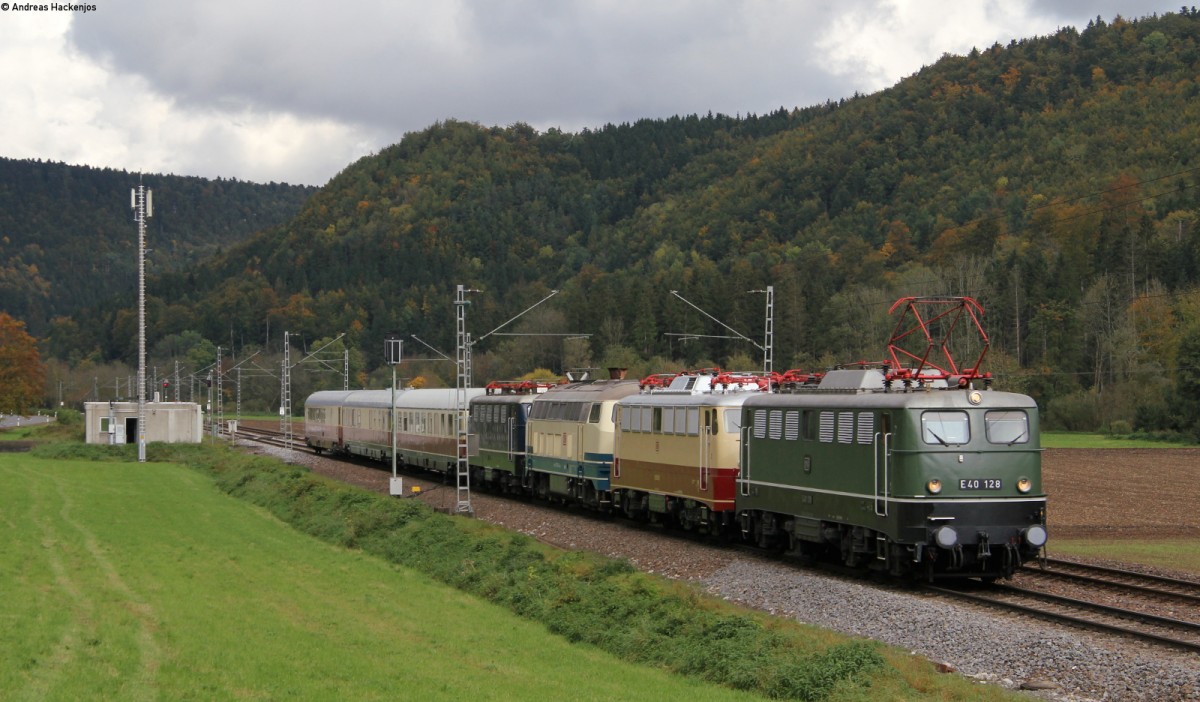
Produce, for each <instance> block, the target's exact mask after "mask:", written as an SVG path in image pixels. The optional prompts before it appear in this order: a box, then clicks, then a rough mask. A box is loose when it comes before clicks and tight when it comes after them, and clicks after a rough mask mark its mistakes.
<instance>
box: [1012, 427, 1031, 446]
mask: <svg viewBox="0 0 1200 702" xmlns="http://www.w3.org/2000/svg"><path fill="white" fill-rule="evenodd" d="M1028 433H1029V427H1026V428H1025V429H1024V430H1023V431H1022V432H1021V433H1020V434H1017V438H1015V439H1013V440H1012V441H1010V442H1008V445H1009V446H1012V445H1013V444H1015V443H1017V442H1018V441H1020V440H1021V439H1024V438H1025V435H1026V434H1028Z"/></svg>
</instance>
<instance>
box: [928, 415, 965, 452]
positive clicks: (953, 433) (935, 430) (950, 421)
mask: <svg viewBox="0 0 1200 702" xmlns="http://www.w3.org/2000/svg"><path fill="white" fill-rule="evenodd" d="M921 438H922V439H924V440H925V443H927V444H934V445H939V446H950V445H951V444H965V443H967V442H968V441H970V440H971V425H970V422H969V421H968V420H967V413H966V412H958V411H949V410H932V411H929V412H925V413H924V414H922V415H921Z"/></svg>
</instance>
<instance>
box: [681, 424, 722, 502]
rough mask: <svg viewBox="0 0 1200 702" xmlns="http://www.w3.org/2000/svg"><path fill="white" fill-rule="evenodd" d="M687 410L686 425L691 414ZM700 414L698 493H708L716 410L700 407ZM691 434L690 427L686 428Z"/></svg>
mask: <svg viewBox="0 0 1200 702" xmlns="http://www.w3.org/2000/svg"><path fill="white" fill-rule="evenodd" d="M695 411H696V410H694V409H692V408H690V407H689V408H688V409H687V414H688V424H691V423H692V418H691V417H692V412H695ZM699 412H700V420H701V421H700V492H708V481H709V474H710V472H711V471H712V455H713V437H715V436H716V433H717V410H715V409H713V408H711V407H701V408H700V409H699ZM688 433H689V434H690V433H692V427H691V426H689V427H688Z"/></svg>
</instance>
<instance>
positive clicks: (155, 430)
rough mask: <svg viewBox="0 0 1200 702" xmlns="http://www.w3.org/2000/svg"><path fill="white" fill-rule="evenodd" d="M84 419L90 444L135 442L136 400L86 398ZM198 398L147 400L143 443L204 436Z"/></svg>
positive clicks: (189, 441)
mask: <svg viewBox="0 0 1200 702" xmlns="http://www.w3.org/2000/svg"><path fill="white" fill-rule="evenodd" d="M83 407H84V420H85V422H86V424H87V439H86V440H87V443H89V444H136V443H137V442H138V426H137V424H138V403H137V402H86V403H84V406H83ZM203 421H204V419H203V415H202V413H201V411H200V404H199V403H197V402H147V403H146V443H150V442H152V441H162V442H165V443H168V444H198V443H200V440H201V439H202V438H204V427H203Z"/></svg>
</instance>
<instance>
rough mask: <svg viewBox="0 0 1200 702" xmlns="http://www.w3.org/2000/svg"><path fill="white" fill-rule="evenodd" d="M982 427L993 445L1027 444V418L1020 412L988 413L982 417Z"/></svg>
mask: <svg viewBox="0 0 1200 702" xmlns="http://www.w3.org/2000/svg"><path fill="white" fill-rule="evenodd" d="M983 427H984V433H985V434H986V435H987V440H988V441H990V442H991V443H993V444H1008V445H1009V446H1012V445H1013V444H1026V443H1029V417H1027V416H1026V415H1025V413H1024V412H1022V411H1021V410H1004V411H993V412H988V413H987V414H985V415H984V416H983Z"/></svg>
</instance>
